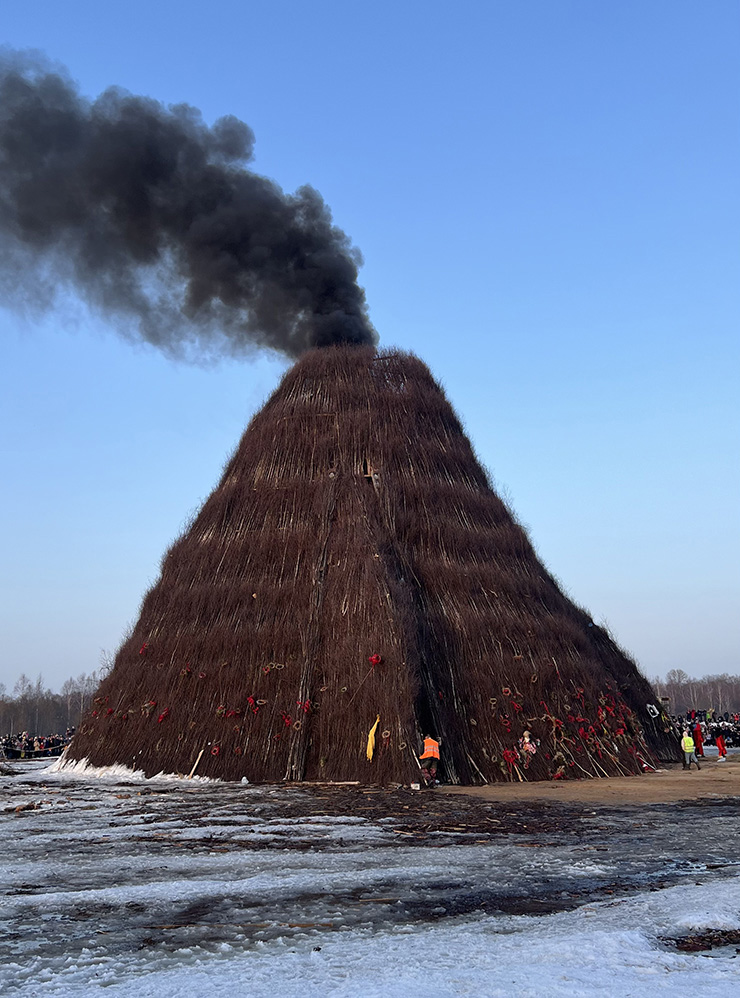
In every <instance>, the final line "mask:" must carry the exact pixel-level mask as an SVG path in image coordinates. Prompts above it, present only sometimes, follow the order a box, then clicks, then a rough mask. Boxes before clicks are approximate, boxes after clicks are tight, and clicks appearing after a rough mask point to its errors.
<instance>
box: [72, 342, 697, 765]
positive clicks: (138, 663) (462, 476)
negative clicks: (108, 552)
mask: <svg viewBox="0 0 740 998" xmlns="http://www.w3.org/2000/svg"><path fill="white" fill-rule="evenodd" d="M654 702H655V698H654V695H653V692H652V690H651V688H650V686H649V684H648V683H647V681H646V680H645V679H644V678H643V677H642V676H641V675H640V673H639V671H638V670H637V667H636V666H635V664H634V662H632V661H631V660H630V659H629V658H627V657H626V656H625V655H624V654H623V652H622V651H621V650H620V649H619V648H618V647H617V646H616V645H615V644H614V642H613V641H612V640H611V638H610V637H609V635H608V634H607V633H606V632H605V631H604V630H603V629H601V628H599V627H597V626H596V625H595V624H594V623H593V621H592V620H591V619H590V617H589V615H588V614H587V613H586V612H585V611H584V610H582V609H580V608H579V607H577V606H575V605H574V604H573V603H572V602H571V601H570V600H568V599H567V598H566V597H565V596H564V594H563V593H562V592H561V591H560V589H559V588H558V586H557V584H556V582H555V581H554V579H553V578H552V577H551V576H550V574H549V573H548V572H547V571H546V570H545V569H544V568H543V566H542V565H541V564H540V562H539V561H538V559H537V556H536V554H535V552H534V550H533V548H532V546H531V544H530V542H529V540H528V538H527V536H526V534H525V532H524V531H523V529H522V528H521V527H520V526H519V525H518V524H517V523H516V521H515V519H514V517H513V516H512V514H511V513H510V511H509V510H508V509H507V507H506V506H505V504H504V503H503V502H502V501H501V500H500V499H499V497H498V496H497V495H496V493H495V492H494V491H493V490H492V488H491V487H490V484H489V482H488V479H487V476H486V474H485V472H484V470H483V469H482V467H481V466H480V464H479V463H478V461H477V460H476V458H475V455H474V453H473V450H472V448H471V446H470V443H469V442H468V440H467V438H466V436H465V434H464V433H463V431H462V428H461V426H460V424H459V422H458V420H457V418H456V416H455V414H454V412H453V410H452V408H451V406H450V405H449V403H448V402H447V400H446V398H445V396H444V394H443V392H442V390H441V389H440V387H439V386H438V385H437V384H436V383H435V381H434V380H433V378H432V376H431V374H430V373H429V371H428V369H427V368H426V367H425V365H424V364H423V363H422V362H421V361H419V360H418V359H417V358H415V357H413V356H410V355H407V354H401V353H388V354H383V355H377V354H376V353H375V351H374V350H373V349H371V348H361V347H339V348H325V349H321V350H316V351H313V352H312V353H309V354H306V355H305V356H304V357H303V358H302V359H301V360H300V362H299V363H297V364H296V365H295V366H294V367H293V368H292V369H291V370H290V371H288V373H287V374H286V375H285V377H284V379H283V381H282V383H281V385H280V386H279V388H278V389H277V390H276V392H275V393H274V394H273V396H272V398H271V399H270V400H269V401H268V402H267V404H266V405H265V406H264V407H263V409H262V410H261V411H260V412H259V413H258V414H257V415H256V416H255V417H254V419H253V420H252V422H251V423H250V425H249V427H248V428H247V430H246V432H245V434H244V436H243V438H242V440H241V442H240V444H239V446H238V448H237V450H236V452H235V454H234V456H233V458H232V459H231V460H230V461H229V463H228V465H227V467H226V469H225V472H224V474H223V477H222V479H221V482H220V483H219V485H218V486H217V488H216V489H215V491H214V492H213V493H212V495H211V496H210V498H209V499H208V500H207V501H206V503H205V504H204V506H203V508H202V509H201V511H200V513H199V514H198V516H197V518H196V520H195V522H194V523H193V525H192V526H191V527H190V528H189V529H188V530H187V532H186V533H185V534H184V535H183V536H182V537H181V538H180V539H179V540H178V541H177V542H176V543H175V544H174V545H173V547H172V548H171V550H170V551H169V552H168V553H167V554H166V556H165V558H164V559H163V563H162V574H161V577H160V579H159V581H158V582H157V584H156V585H155V586H154V587H153V589H152V590H151V591H150V592H149V593H148V594H147V595H146V597H145V598H144V601H143V604H142V608H141V614H140V617H139V620H138V622H137V624H136V626H135V628H134V631H133V633H132V635H131V637H130V638H129V639H128V640H127V641H126V642H125V644H124V645H123V646H122V648H121V649H120V651H119V653H118V656H117V658H116V663H115V666H114V669H113V671H112V673H111V675H110V676H109V677H108V678H107V679H106V680H105V682H104V683H103V685H102V686H101V688H100V690H99V693H98V696H97V697H96V700H95V703H94V705H93V710H92V712H91V713H90V715H89V716H88V717H87V718H86V719H85V722H84V724H83V725H82V726H81V728H80V731H79V733H78V735H77V736H76V738H75V740H74V743H73V746H72V756H73V757H74V758H84V757H87V758H89V759H90V761H91V762H92V763H94V764H96V765H104V764H110V763H114V762H123V763H126V764H128V765H133V766H135V767H136V768H139V769H143V770H144V771H145V772H146V773H148V774H153V773H157V772H160V771H166V772H182V773H188V772H190V771H191V770H192V767H193V766H194V765H197V772H198V774H199V775H206V776H219V777H222V778H227V779H238V778H241V777H242V776H247V777H248V778H249V779H250V780H252V781H274V780H282V779H290V780H302V779H310V780H316V779H322V780H361V781H368V782H389V781H399V782H404V783H408V782H410V781H411V780H413V779H418V775H419V767H418V763H417V761H416V757H417V754H418V747H419V743H420V739H421V736H422V734H423V733H424V730H426V731H429V732H431V733H433V734H436V735H438V736H440V737H441V738H442V741H443V773H444V775H445V776H446V777H447V778H448V779H450V780H452V781H454V782H463V783H476V782H481V781H484V780H487V781H493V780H511V779H548V778H550V779H551V778H555V779H561V778H566V777H575V776H585V775H588V776H603V775H612V774H620V773H637V772H640V771H641V770H642V769H643V768H644V765H645V764H646V763H649V762H650V760H651V759H652V758H653V756H654V755H656V754H657V755H658V756H660V757H662V758H678V755H677V746H676V745H675V741H674V739H673V736H672V735H671V734H670V732H669V731H668V725H667V724H666V722H665V720H664V718H662V717H660V716H658V717H654V716H652V714H654V713H655V711H654V709H653V710H652V712H651V711H649V710H648V705H649V704H650V705H652V704H653V703H654ZM378 717H379V718H380V720H379V723H378V727H377V729H376V738H375V749H374V752H373V755H372V759H368V758H367V753H366V749H367V740H368V734H369V731H370V729H371V728H372V726H373V724H374V723H375V721H376V719H377V718H378ZM525 730H529V731H530V732H531V744H533V745H535V746H536V748H537V751H536V752H531V751H526V750H525V749H524V748H523V743H522V736H523V733H524V731H525ZM537 743H539V744H537Z"/></svg>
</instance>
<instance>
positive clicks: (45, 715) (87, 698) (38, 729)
mask: <svg viewBox="0 0 740 998" xmlns="http://www.w3.org/2000/svg"><path fill="white" fill-rule="evenodd" d="M111 664H112V663H110V662H108V661H104V662H103V664H102V665H101V666H100V668H99V669H93V671H92V672H90V673H87V672H81V673H80V674H79V676H70V678H69V679H66V680H65V681H64V683H62V687H61V689H60V691H59V692H58V693H56V692H54V691H53V690H51V689H49V688H48V687H47V686H46V684H45V682H44V677H43V676H42V675H41V673H39V675H38V676H37V677H36V680H35V681H33V680H31V679H30V678H29V677H28V676H27V675H26V674H25V672H22V673H21V675H20V676H19V677H18V680H17V682H16V683H15V685H14V686H13V690H12V692H9V691H8V690H7V687H6V686H5V683H0V737H2V736H5V735H11V734H20V733H21V732H22V731H27V732H28V733H29V734H30V735H52V734H64V732H65V731H67V730H68V729H69V728H76V727H77V726H78V725H79V723H80V720H81V718H82V717H84V715H85V714H86V713H87V711H88V710H89V709H90V704H91V703H92V698H93V697H94V696H95V691H96V690H97V688H98V686H99V685H100V682H101V680H102V679H103V678H104V677H105V676H106V675H107V674H108V672H109V671H110V668H111Z"/></svg>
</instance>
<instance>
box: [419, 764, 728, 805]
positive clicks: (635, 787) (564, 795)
mask: <svg viewBox="0 0 740 998" xmlns="http://www.w3.org/2000/svg"><path fill="white" fill-rule="evenodd" d="M437 793H442V794H464V795H466V796H470V797H477V798H482V799H483V800H487V801H499V802H503V803H505V802H509V801H511V802H512V803H513V802H514V801H543V800H547V801H557V802H558V803H561V804H667V803H670V802H671V801H678V800H698V799H701V798H705V797H740V755H738V754H733V755H731V756H730V757H728V759H727V761H726V762H723V763H718V762H717V761H716V760H714V759H706V760H705V761H703V762H702V763H701V771H700V772H697V771H696V769H695V768H694V767H693V766H692V767H691V770H690V771H689V772H685V771H684V770H683V769H682V768H681V766H680V765H671V766H668V767H667V768H666V769H661V770H659V771H658V772H657V773H649V774H647V775H646V776H620V777H613V778H611V779H604V780H572V781H564V782H560V781H558V782H548V783H545V782H537V783H494V784H489V785H488V786H485V787H447V786H445V787H438V789H437Z"/></svg>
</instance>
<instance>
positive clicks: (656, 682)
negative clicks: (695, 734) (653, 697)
mask: <svg viewBox="0 0 740 998" xmlns="http://www.w3.org/2000/svg"><path fill="white" fill-rule="evenodd" d="M650 681H651V683H652V685H653V688H654V690H655V692H656V693H657V695H658V696H659V697H668V699H669V713H670V714H674V715H675V716H677V717H678V716H680V715H682V714H686V713H687V712H688V711H692V710H696V711H700V710H709V709H710V708H711V709H712V710H714V711H716V712H717V713H718V714H725V713H726V712H729V713H731V714H734V713H735V712H737V711H740V676H731V675H729V674H728V673H727V672H723V673H721V674H712V675H707V676H702V678H701V679H693V678H692V677H691V676H689V674H688V673H687V672H684V670H683V669H670V670H669V671H668V673H667V674H666V677H665V679H659V678H658V677H656V678H655V679H651V680H650Z"/></svg>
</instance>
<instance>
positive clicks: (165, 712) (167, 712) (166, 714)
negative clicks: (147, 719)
mask: <svg viewBox="0 0 740 998" xmlns="http://www.w3.org/2000/svg"><path fill="white" fill-rule="evenodd" d="M169 716H170V708H169V707H165V709H164V710H163V711H162V713H161V714H160V715H159V717H158V718H157V724H161V723H162V721H164V719H165V717H169Z"/></svg>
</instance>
